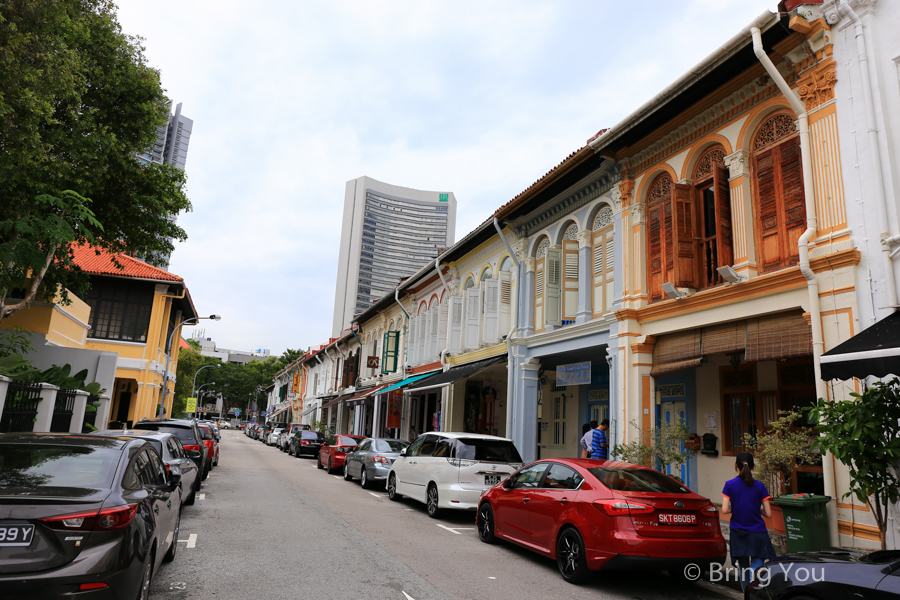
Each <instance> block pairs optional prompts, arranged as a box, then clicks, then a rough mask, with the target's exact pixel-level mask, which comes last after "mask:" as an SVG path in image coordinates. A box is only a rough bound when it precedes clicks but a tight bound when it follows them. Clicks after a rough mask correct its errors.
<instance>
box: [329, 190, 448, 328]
mask: <svg viewBox="0 0 900 600" xmlns="http://www.w3.org/2000/svg"><path fill="white" fill-rule="evenodd" d="M455 233H456V197H455V196H454V195H453V192H426V191H422V190H414V189H411V188H405V187H400V186H397V185H391V184H389V183H382V182H380V181H376V180H374V179H372V178H371V177H359V178H357V179H351V180H350V181H348V182H347V187H346V191H345V194H344V219H343V225H342V228H341V251H340V257H339V260H338V270H337V285H336V286H335V292H334V321H333V325H332V335H333V336H334V337H337V336H338V335H339V334H340V332H341V331H343V330H344V329H346V328H347V327H349V326H350V322H351V321H352V320H353V317H355V316H356V315H358V314H359V313H361V312H362V311H364V310H366V309H367V308H369V307H370V306H372V304H374V303H375V301H376V300H378V299H379V298H381V297H382V296H384V295H385V294H387V293H388V292H390V291H391V290H393V289H394V288H395V287H396V286H397V284H399V283H400V281H402V280H403V279H405V278H407V277H409V276H410V275H412V274H413V273H415V272H416V271H418V270H419V269H420V268H422V266H423V265H425V263H427V262H428V261H429V260H434V259H435V258H437V256H438V250H439V249H440V248H446V247H448V246H450V245H452V244H453V241H454V235H455Z"/></svg>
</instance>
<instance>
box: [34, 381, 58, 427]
mask: <svg viewBox="0 0 900 600" xmlns="http://www.w3.org/2000/svg"><path fill="white" fill-rule="evenodd" d="M58 391H59V388H58V387H57V386H55V385H50V384H49V383H42V384H41V401H40V402H38V408H37V415H35V421H34V427H32V429H31V430H32V431H35V432H47V431H50V423H51V421H53V407H54V405H56V393H57V392H58Z"/></svg>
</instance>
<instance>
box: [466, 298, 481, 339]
mask: <svg viewBox="0 0 900 600" xmlns="http://www.w3.org/2000/svg"><path fill="white" fill-rule="evenodd" d="M480 321H481V288H480V287H473V288H469V289H467V290H466V331H465V334H466V340H465V347H466V349H467V350H475V349H477V348H478V346H479V343H478V333H479V322H480Z"/></svg>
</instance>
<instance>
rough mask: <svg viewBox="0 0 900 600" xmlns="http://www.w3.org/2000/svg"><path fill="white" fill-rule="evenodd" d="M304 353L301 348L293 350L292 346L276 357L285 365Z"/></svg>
mask: <svg viewBox="0 0 900 600" xmlns="http://www.w3.org/2000/svg"><path fill="white" fill-rule="evenodd" d="M304 354H306V352H304V351H303V350H294V349H292V348H288V349H287V350H285V351H284V352H282V353H281V356H280V357H278V360H279V361H281V363H282V364H283V365H284V366H285V367H286V366H288V365H289V364H291V363H292V362H294V361H295V360H297V359H298V358H300V357H301V356H303V355H304Z"/></svg>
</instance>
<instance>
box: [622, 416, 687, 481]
mask: <svg viewBox="0 0 900 600" xmlns="http://www.w3.org/2000/svg"><path fill="white" fill-rule="evenodd" d="M631 426H632V427H633V428H634V429H635V430H636V431H637V433H638V439H636V440H633V441H631V442H628V443H627V444H616V445H615V446H613V448H612V452H611V456H614V457H616V458H619V459H621V460H623V461H625V462H630V463H633V464H636V465H648V466H653V467H654V468H656V469H658V470H662V469H664V468H665V466H666V465H672V469H673V470H675V469H678V468H681V465H683V464H684V463H686V462H687V461H689V460H690V459H691V457H693V456H694V451H693V450H691V449H690V448H687V447H685V442H687V441H688V440H690V439H691V434H690V430H689V429H688V426H687V425H686V424H685V423H684V422H683V421H679V422H677V423H661V424H660V425H659V427H656V428H655V429H653V430H650V429H649V428H648V429H643V430H642V429H641V427H640V426H639V425H638V424H637V422H636V421H632V422H631Z"/></svg>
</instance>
